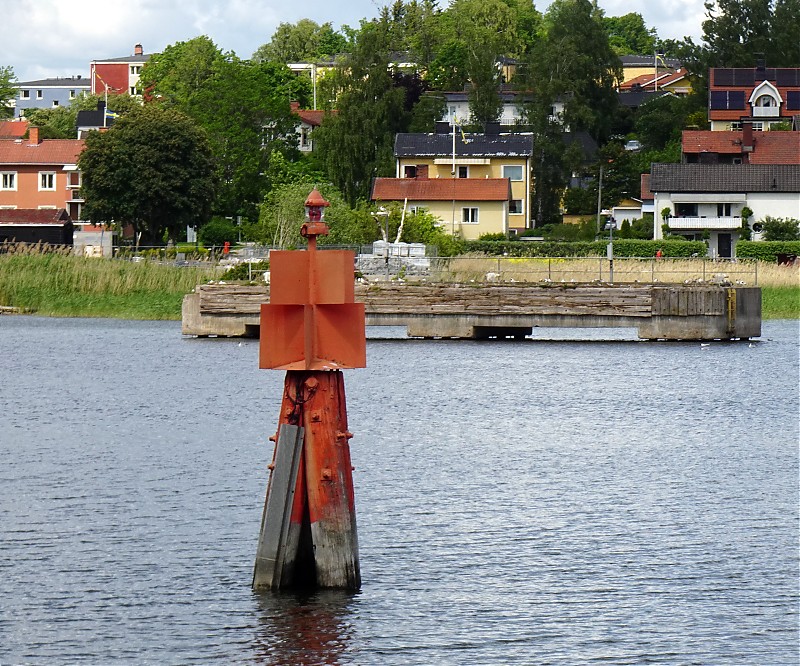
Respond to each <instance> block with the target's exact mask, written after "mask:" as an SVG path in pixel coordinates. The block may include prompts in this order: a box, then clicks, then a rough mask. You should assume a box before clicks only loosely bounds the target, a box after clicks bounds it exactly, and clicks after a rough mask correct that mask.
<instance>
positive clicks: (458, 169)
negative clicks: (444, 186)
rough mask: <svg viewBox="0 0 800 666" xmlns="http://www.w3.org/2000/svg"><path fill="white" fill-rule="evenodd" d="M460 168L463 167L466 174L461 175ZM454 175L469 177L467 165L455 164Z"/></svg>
mask: <svg viewBox="0 0 800 666" xmlns="http://www.w3.org/2000/svg"><path fill="white" fill-rule="evenodd" d="M461 169H464V173H466V174H467V175H466V176H462V175H461ZM456 177H457V178H469V166H468V165H466V164H457V165H456Z"/></svg>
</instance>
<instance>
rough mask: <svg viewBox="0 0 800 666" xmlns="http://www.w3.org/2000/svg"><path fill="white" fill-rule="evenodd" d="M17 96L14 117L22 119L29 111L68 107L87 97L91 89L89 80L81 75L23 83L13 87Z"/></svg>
mask: <svg viewBox="0 0 800 666" xmlns="http://www.w3.org/2000/svg"><path fill="white" fill-rule="evenodd" d="M14 87H15V88H16V89H17V94H16V96H15V98H14V117H15V118H22V117H24V116H25V112H26V111H29V110H31V109H54V108H57V107H59V106H69V104H70V103H71V102H72V100H74V99H76V98H78V97H83V96H84V95H88V94H89V91H90V89H91V85H90V83H89V79H86V78H83V76H82V75H80V74H78V75H77V76H73V77H68V78H63V79H61V78H56V79H41V80H39V81H23V82H22V83H17V84H15V85H14Z"/></svg>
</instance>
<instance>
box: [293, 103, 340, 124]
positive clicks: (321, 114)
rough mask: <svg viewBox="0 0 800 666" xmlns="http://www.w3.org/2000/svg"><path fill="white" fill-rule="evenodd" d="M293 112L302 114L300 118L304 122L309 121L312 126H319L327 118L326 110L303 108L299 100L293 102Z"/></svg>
mask: <svg viewBox="0 0 800 666" xmlns="http://www.w3.org/2000/svg"><path fill="white" fill-rule="evenodd" d="M291 108H292V113H296V114H297V115H298V116H300V120H302V121H303V122H306V123H308V124H309V125H311V126H312V127H319V126H320V125H321V124H322V121H323V120H324V119H325V114H326V112H325V111H311V110H309V109H301V108H300V103H299V102H292V103H291ZM330 113H336V111H331V112H330Z"/></svg>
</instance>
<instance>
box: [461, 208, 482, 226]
mask: <svg viewBox="0 0 800 666" xmlns="http://www.w3.org/2000/svg"><path fill="white" fill-rule="evenodd" d="M461 222H462V223H463V224H478V209H477V208H462V209H461Z"/></svg>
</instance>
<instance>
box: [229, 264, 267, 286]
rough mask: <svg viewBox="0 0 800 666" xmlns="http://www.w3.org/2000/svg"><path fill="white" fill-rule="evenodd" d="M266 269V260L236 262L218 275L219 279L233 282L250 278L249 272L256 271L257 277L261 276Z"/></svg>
mask: <svg viewBox="0 0 800 666" xmlns="http://www.w3.org/2000/svg"><path fill="white" fill-rule="evenodd" d="M268 270H269V262H268V261H254V262H253V263H252V264H247V263H242V264H236V265H235V266H231V267H230V268H229V269H228V270H227V271H225V272H224V273H223V274H222V275H220V277H219V279H220V280H225V281H227V282H235V281H237V280H239V281H241V280H243V281H245V282H246V281H248V280H249V279H250V275H251V273H256V274H257V276H258V277H261V275H262V273H263V272H264V271H268ZM253 277H256V275H254V276H253Z"/></svg>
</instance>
